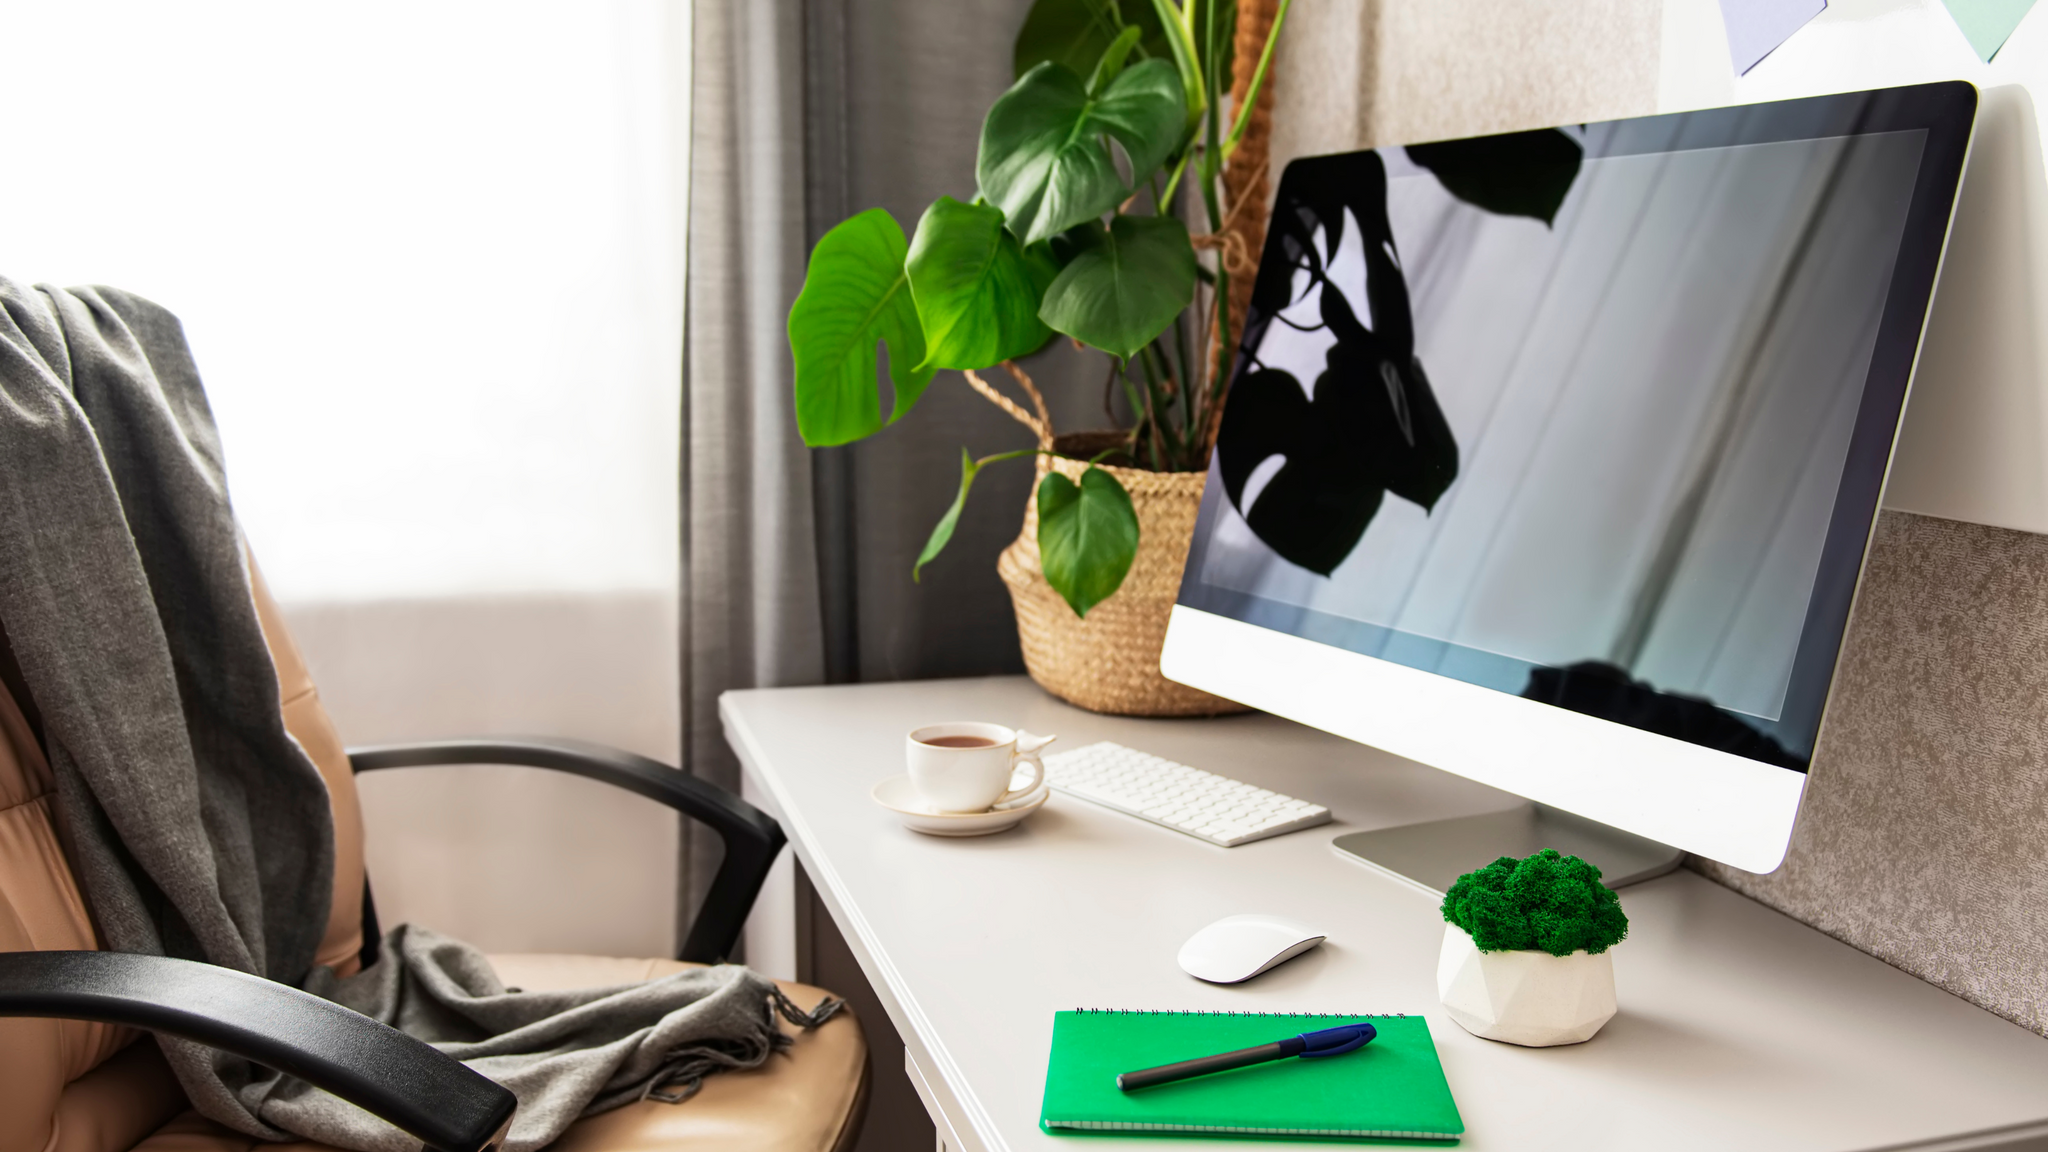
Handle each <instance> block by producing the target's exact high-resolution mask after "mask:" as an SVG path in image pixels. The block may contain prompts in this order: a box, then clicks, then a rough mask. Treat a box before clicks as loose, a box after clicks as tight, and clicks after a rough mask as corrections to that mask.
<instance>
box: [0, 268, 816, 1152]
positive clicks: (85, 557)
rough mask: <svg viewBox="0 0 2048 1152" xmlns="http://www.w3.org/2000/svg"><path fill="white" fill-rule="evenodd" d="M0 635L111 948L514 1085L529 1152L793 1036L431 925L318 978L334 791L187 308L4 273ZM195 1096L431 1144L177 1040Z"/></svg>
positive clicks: (719, 1002) (341, 1141) (746, 977)
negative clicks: (299, 997) (337, 1018)
mask: <svg viewBox="0 0 2048 1152" xmlns="http://www.w3.org/2000/svg"><path fill="white" fill-rule="evenodd" d="M0 623H4V626H5V628H6V632H7V635H8V637H9V639H10V640H11V642H12V644H13V647H14V652H15V656H16V659H17V661H18V662H19V664H20V666H21V671H22V677H23V679H24V681H25V682H26V683H27V686H28V689H29V693H30V695H31V696H32V697H33V700H34V703H35V706H36V708H37V709H38V710H39V711H40V712H41V714H42V719H43V728H44V740H45V743H46V744H47V746H48V747H47V751H48V754H49V759H50V764H51V768H52V769H53V770H54V772H55V774H56V779H57V802H58V810H59V815H60V820H61V825H62V829H63V832H64V835H65V840H66V849H67V852H68V854H69V857H70V861H71V865H72V869H73V871H74V872H75V873H76V874H77V876H78V879H79V882H80V884H81V885H82V887H83V889H84V892H85V897H86V902H87V904H88V906H89V907H90V909H91V911H92V915H93V918H94V921H95V924H96V926H97V928H98V930H99V934H100V938H101V941H102V943H103V945H104V946H105V947H107V948H109V949H112V950H114V951H120V952H133V953H142V954H147V955H164V956H176V957H181V958H184V959H190V960H201V961H205V962H208V963H212V964H218V965H221V966H223V967H227V968H234V969H237V970H239V971H242V972H249V973H253V974H255V975H258V976H265V977H268V978H270V979H273V980H278V981H282V982H284V983H288V984H293V985H297V986H299V987H303V988H306V989H307V990H309V991H312V992H315V993H317V994H319V995H322V996H325V997H327V998H329V999H332V1000H335V1001H337V1002H339V1003H341V1004H345V1005H347V1006H348V1007H350V1008H353V1009H355V1010H356V1011H358V1012H362V1013H364V1014H366V1015H369V1016H373V1017H375V1018H377V1019H379V1020H382V1021H384V1022H385V1023H387V1024H390V1025H392V1026H394V1027H397V1028H400V1029H402V1030H403V1031H405V1032H407V1033H409V1034H411V1035H413V1036H416V1037H418V1038H419V1039H421V1040H424V1041H426V1042H428V1043H430V1044H433V1045H435V1046H436V1047H438V1048H440V1049H441V1050H442V1051H444V1052H447V1053H449V1054H450V1055H452V1056H454V1057H456V1058H457V1059H460V1060H462V1061H464V1062H465V1063H467V1064H469V1066H470V1067H472V1068H474V1069H475V1070H477V1071H478V1072H481V1073H483V1074H484V1075H486V1076H489V1077H491V1078H492V1079H495V1080H497V1081H498V1082H500V1083H502V1084H504V1085H505V1086H506V1087H508V1088H510V1089H511V1090H512V1091H513V1092H514V1093H515V1094H517V1096H518V1097H519V1111H518V1113H517V1114H516V1116H515V1118H514V1120H513V1126H512V1131H511V1135H510V1138H509V1140H508V1143H507V1148H508V1150H509V1152H529V1150H531V1149H537V1148H539V1147H541V1146H542V1145H545V1144H547V1143H548V1142H550V1141H552V1140H553V1139H554V1138H555V1137H557V1136H558V1135H560V1134H561V1133H562V1131H563V1130H564V1129H565V1128H567V1127H568V1126H569V1124H570V1123H571V1122H573V1121H574V1120H575V1119H576V1118H577V1117H579V1116H583V1115H589V1114H592V1113H595V1112H601V1111H604V1110H606V1109H609V1108H615V1107H618V1106H620V1105H622V1104H626V1103H629V1102H631V1101H634V1100H639V1099H641V1098H643V1097H646V1096H649V1095H653V1096H656V1097H659V1098H662V1099H678V1100H679V1099H684V1098H687V1096H688V1095H689V1094H690V1093H691V1092H692V1091H694V1090H695V1086H696V1085H697V1084H698V1083H699V1082H700V1081H701V1079H702V1077H704V1076H705V1075H707V1074H710V1073H713V1072H716V1071H718V1070H721V1069H728V1068H751V1067H755V1066H757V1065H759V1064H761V1063H762V1062H763V1061H765V1060H767V1059H768V1058H769V1056H770V1055H771V1054H773V1053H774V1052H776V1051H778V1050H780V1049H783V1048H786V1047H787V1046H788V1045H789V1043H790V1040H789V1037H788V1036H787V1035H786V1034H785V1033H784V1032H783V1031H782V1029H781V1028H779V1027H778V1026H777V1023H776V1016H777V1014H778V1013H779V1014H780V1015H781V1016H782V1017H783V1018H785V1019H787V1020H789V1021H790V1022H791V1023H793V1024H796V1025H799V1026H803V1027H812V1026H815V1025H817V1024H819V1023H822V1022H823V1021H824V1019H825V1018H826V1017H828V1016H830V1015H831V1014H832V1013H833V1012H834V1011H835V1010H836V1009H837V1008H838V1007H839V1004H838V1002H837V1001H827V1002H826V1003H824V1004H821V1005H819V1006H818V1007H817V1009H815V1010H814V1011H812V1012H809V1013H806V1012H803V1011H801V1010H799V1009H798V1008H797V1006H796V1005H794V1004H791V1003H790V1002H789V1001H788V1000H787V999H786V998H784V997H783V996H782V995H781V994H780V993H779V992H778V990H777V989H776V987H775V985H774V984H773V983H772V982H771V981H769V980H767V979H766V978H764V977H762V976H759V975H757V974H755V973H753V972H750V971H748V970H747V969H745V968H741V967H737V966H729V965H728V966H719V967H713V968H701V969H692V970H688V971H684V972H682V973H679V974H677V975H674V976H670V977H667V978H665V979H660V980H654V981H650V982H648V983H645V984H638V985H631V986H626V987H617V988H599V989H590V990H584V991H577V992H561V993H533V992H520V991H515V990H510V989H507V988H505V987H504V986H503V985H502V984H501V983H500V982H499V981H498V979H497V977H496V975H495V974H494V973H493V972H492V971H491V967H490V965H489V963H488V962H486V961H485V959H484V957H483V956H482V955H481V954H480V953H478V952H477V951H476V950H475V949H473V948H471V947H469V946H467V945H465V944H462V943H459V942H457V941H454V940H450V939H447V938H445V937H441V936H436V935H434V934H432V933H429V932H426V931H423V930H421V929H418V928H410V927H401V928H398V929H396V930H394V931H393V932H392V933H391V934H390V935H389V936H388V937H387V938H386V939H385V941H384V942H383V946H382V949H381V952H380V957H379V960H378V962H377V964H376V965H374V966H373V967H371V968H369V969H367V970H365V971H363V972H361V973H358V974H356V975H354V976H351V977H348V978H346V979H337V978H336V977H335V975H334V973H333V972H331V971H330V970H328V969H325V968H316V967H315V966H314V964H313V956H314V951H315V949H316V948H317V946H318V944H319V942H320V938H321V935H322V933H323V932H324V930H325V927H326V924H327V917H328V910H329V906H330V899H331V893H332V889H333V871H332V869H333V867H334V828H333V823H332V817H331V815H330V812H329V808H328V801H327V791H326V787H325V785H324V784H323V783H322V782H321V779H320V774H319V772H318V770H317V769H315V768H314V766H313V763H312V761H311V760H309V759H308V758H307V756H306V753H305V751H304V750H303V749H302V748H300V747H299V745H298V744H297V742H296V741H294V740H293V739H292V737H291V736H290V735H289V734H288V733H287V732H286V731H285V727H284V719H283V716H282V714H281V712H280V709H279V704H278V685H277V674H276V670H275V668H274V667H273V665H272V663H271V660H270V655H269V651H268V649H267V648H266V646H265V644H264V640H263V633H262V629H261V627H260V626H259V625H258V623H257V619H256V611H255V606H254V601H253V599H252V598H251V593H250V585H249V575H248V572H247V570H246V569H245V568H244V566H243V550H242V543H241V538H240V533H239V530H238V529H237V527H236V524H235V519H234V513H233V511H232V510H231V508H230V507H229V503H228V493H227V482H226V473H225V470H224V468H223V464H222V459H221V447H220V437H219V435H218V433H217V432H216V431H215V428H214V424H213V416H212V413H211V411H210V410H209V408H208V406H207V402H206V394H205V392H204V390H203V389H202V388H201V386H200V382H199V374H198V371H197V369H196V368H195V367H194V365H193V362H192V356H191V353H190V351H189V350H188V348H187V347H186V344H185V338H184V333H183V330H182V328H181V327H180V325H179V323H178V320H177V318H176V317H175V316H172V315H171V314H170V313H169V312H167V311H165V310H164V309H162V308H160V307H158V306H156V305H154V304H151V303H150V302H148V301H146V300H143V299H141V298H139V297H136V296H132V295H129V294H127V293H125V292H120V291H117V290H115V289H110V288H76V289H69V290H65V289H55V288H50V287H47V286H38V287H36V288H32V289H31V288H26V287H23V286H21V285H19V284H16V283H14V282H12V281H9V280H6V279H4V278H0ZM158 1043H159V1044H160V1045H161V1046H162V1047H163V1049H164V1053H165V1055H166V1056H167V1057H168V1058H169V1060H170V1063H171V1066H172V1067H173V1068H174V1069H175V1070H176V1071H177V1074H178V1077H179V1079H180V1081H181V1082H182V1083H183V1084H184V1087H185V1089H186V1092H187V1093H188V1094H189V1095H190V1096H191V1098H192V1102H193V1104H194V1105H195V1106H196V1107H197V1108H198V1109H199V1110H200V1111H201V1112H202V1113H204V1114H206V1115H207V1116H209V1117H212V1118H213V1119H215V1120H218V1121H220V1122H221V1123H224V1124H226V1125H228V1126H230V1127H233V1128H235V1129H237V1130H239V1131H242V1132H245V1133H248V1134H250V1135H252V1136H258V1137H262V1138H264V1139H269V1140H288V1139H293V1138H305V1139H313V1140H319V1141H322V1142H324V1143H328V1144H333V1145H336V1146H339V1147H343V1148H354V1149H361V1150H362V1152H387V1150H388V1152H415V1150H416V1149H417V1148H418V1147H419V1144H418V1142H417V1141H416V1140H412V1139H410V1138H408V1137H406V1136H405V1135H404V1134H403V1133H401V1132H399V1131H398V1130H397V1129H395V1128H392V1127H391V1126H389V1125H387V1124H385V1123H383V1122H382V1121H380V1120H377V1119H376V1118H374V1117H372V1116H370V1115H369V1114H368V1113H365V1112H363V1111H361V1110H360V1109H357V1108H355V1107H354V1106H353V1105H350V1104H348V1103H346V1102H344V1101H342V1100H340V1099H338V1098H336V1097H334V1096H330V1095H328V1094H327V1093H325V1092H322V1091H319V1090H317V1089H315V1088H312V1087H311V1086H309V1085H307V1084H305V1083H304V1082H302V1081H298V1080H295V1079H293V1078H291V1077H287V1076H282V1075H280V1074H278V1073H276V1072H273V1071H270V1070H268V1069H264V1068H260V1067H258V1066H256V1065H254V1064H251V1063H249V1062H248V1061H245V1060H241V1059H239V1058H236V1057H232V1056H229V1055H227V1054H225V1053H221V1052H217V1051H214V1050H212V1049H209V1048H205V1047H202V1046H200V1045H197V1044H193V1043H190V1042H188V1041H182V1040H178V1039H176V1038H174V1037H169V1036H159V1037H158Z"/></svg>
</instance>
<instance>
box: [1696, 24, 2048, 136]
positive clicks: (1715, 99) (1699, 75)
mask: <svg viewBox="0 0 2048 1152" xmlns="http://www.w3.org/2000/svg"><path fill="white" fill-rule="evenodd" d="M1930 80H1968V81H1971V82H1972V83H1975V84H1977V85H1979V86H1981V87H1989V86H1991V85H1996V84H2014V83H2018V84H2029V85H2032V84H2034V83H2035V82H2037V81H2048V15H2044V14H2043V13H2042V11H2041V10H2040V9H2039V8H2036V9H2035V10H2034V11H2033V12H2031V13H2030V14H2028V16H2027V17H2026V19H2024V20H2022V21H2021V22H2020V26H2019V28H2018V30H2017V31H2015V32H2014V33H2013V36H2012V39H2010V40H2008V41H2007V42H2006V45H2005V47H2004V49H2002V50H2001V51H2000V52H1999V53H1998V56H1997V57H1996V58H1995V59H1994V60H1993V61H1992V62H1991V63H1989V64H1986V63H1984V62H1982V61H1980V60H1978V59H1977V56H1976V53H1975V52H1973V51H1972V50H1971V48H1970V44H1969V41H1967V40H1964V39H1963V34H1962V31H1961V30H1960V29H1958V28H1957V27H1956V23H1955V20H1954V18H1953V17H1951V16H1950V15H1949V14H1948V10H1947V9H1946V8H1945V7H1943V6H1942V3H1941V0H1830V2H1829V4H1828V7H1827V10H1826V11H1824V12H1822V13H1821V14H1820V15H1819V16H1818V17H1816V18H1815V19H1814V21H1813V23H1811V24H1809V25H1807V26H1806V27H1805V28H1802V29H1800V30H1799V31H1798V32H1796V33H1794V34H1793V36H1792V38H1791V39H1789V40H1787V41H1786V42H1785V43H1784V44H1782V45H1780V46H1779V48H1778V50H1777V51H1775V52H1773V53H1771V54H1770V55H1769V56H1766V57H1764V59H1763V61H1762V62H1761V63H1759V64H1758V65H1757V66H1756V67H1755V68H1752V69H1750V71H1749V74H1748V75H1746V76H1741V77H1737V76H1736V75H1734V70H1733V69H1732V68H1731V67H1730V66H1729V63H1728V37H1727V31H1726V29H1725V27H1724V26H1723V25H1722V23H1721V10H1720V5H1719V3H1718V0H1664V35H1663V51H1662V58H1661V60H1660V66H1659V68H1658V82H1657V110H1658V111H1660V112H1675V111H1680V110H1683V109H1687V108H1708V107H1712V106H1714V105H1717V104H1745V103H1750V102H1753V101H1758V100H1783V99H1787V98H1790V97H1794V96H1811V95H1815V94H1818V93H1822V92H1846V91H1851V90H1854V89H1858V88H1883V87H1888V86H1891V85H1895V84H1919V83H1924V82H1927V81H1930Z"/></svg>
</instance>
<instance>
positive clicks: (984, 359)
mask: <svg viewBox="0 0 2048 1152" xmlns="http://www.w3.org/2000/svg"><path fill="white" fill-rule="evenodd" d="M905 270H906V271H907V272H908V273H909V275H910V292H911V296H912V298H913V299H915V300H916V302H917V316H918V320H919V321H920V322H921V323H922V324H923V326H924V338H925V343H926V346H927V348H928V351H927V354H926V356H925V360H924V363H923V364H920V365H919V366H918V367H919V368H921V369H922V368H986V367H988V366H989V365H991V364H998V363H1001V362H1002V361H1004V360H1009V359H1013V358H1015V357H1018V356H1025V355H1028V354H1030V353H1032V352H1036V351H1037V350H1038V349H1039V348H1040V347H1041V346H1043V345H1044V344H1045V342H1046V341H1047V340H1049V339H1051V338H1052V329H1050V328H1047V327H1046V326H1045V323H1044V322H1043V321H1041V320H1040V319H1039V318H1038V307H1039V304H1040V302H1041V301H1043V300H1044V298H1045V289H1046V286H1047V285H1048V284H1051V283H1052V280H1053V277H1054V276H1055V275H1056V274H1058V271H1059V269H1058V268H1057V267H1055V266H1054V265H1053V262H1052V257H1051V256H1049V255H1047V254H1046V253H1045V251H1044V249H1043V248H1042V247H1041V248H1025V247H1024V246H1022V245H1020V244H1018V243H1017V238H1016V237H1015V236H1013V235H1011V234H1010V230H1009V229H1007V228H1005V227H1003V213H1002V210H1001V209H999V208H991V207H989V206H988V205H985V204H962V203H961V202H959V201H958V200H955V199H953V198H952V197H951V196H941V197H939V198H938V200H937V201H936V202H935V203H933V204H932V206H931V207H930V208H928V209H926V210H925V214H924V219H922V220H919V221H918V222H917V236H916V237H915V238H914V239H912V240H911V242H910V258H909V260H908V261H907V262H906V263H905Z"/></svg>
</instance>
